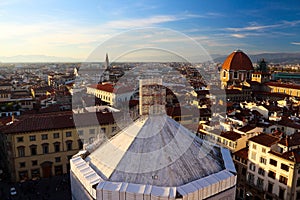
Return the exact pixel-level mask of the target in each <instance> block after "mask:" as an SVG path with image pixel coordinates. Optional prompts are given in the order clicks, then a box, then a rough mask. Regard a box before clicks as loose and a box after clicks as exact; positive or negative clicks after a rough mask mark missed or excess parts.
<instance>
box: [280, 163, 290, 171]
mask: <svg viewBox="0 0 300 200" xmlns="http://www.w3.org/2000/svg"><path fill="white" fill-rule="evenodd" d="M281 169H283V170H284V171H287V172H288V171H289V166H288V165H286V164H283V163H281Z"/></svg>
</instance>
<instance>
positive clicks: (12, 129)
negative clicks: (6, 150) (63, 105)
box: [0, 111, 121, 134]
mask: <svg viewBox="0 0 300 200" xmlns="http://www.w3.org/2000/svg"><path fill="white" fill-rule="evenodd" d="M120 115H121V113H114V114H113V113H81V114H76V115H73V113H72V112H71V111H64V112H54V113H46V114H31V115H23V116H21V118H20V119H19V120H18V121H15V122H14V123H13V124H11V125H7V126H3V127H1V129H0V131H1V132H3V133H5V134H11V133H24V132H34V131H43V130H56V129H66V128H75V123H74V118H75V121H76V126H77V127H79V126H95V125H101V124H113V123H114V122H115V118H117V117H120Z"/></svg>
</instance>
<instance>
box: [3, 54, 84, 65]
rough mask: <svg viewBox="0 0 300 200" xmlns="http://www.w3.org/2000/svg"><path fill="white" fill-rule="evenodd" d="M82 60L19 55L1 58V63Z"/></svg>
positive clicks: (77, 60)
mask: <svg viewBox="0 0 300 200" xmlns="http://www.w3.org/2000/svg"><path fill="white" fill-rule="evenodd" d="M80 61H81V60H79V59H75V58H70V57H57V56H46V55H17V56H0V62H6V63H22V62H41V63H44V62H80Z"/></svg>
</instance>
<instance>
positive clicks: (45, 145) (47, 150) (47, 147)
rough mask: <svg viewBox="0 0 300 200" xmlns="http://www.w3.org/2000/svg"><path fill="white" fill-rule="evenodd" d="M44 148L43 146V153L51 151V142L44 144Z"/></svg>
mask: <svg viewBox="0 0 300 200" xmlns="http://www.w3.org/2000/svg"><path fill="white" fill-rule="evenodd" d="M42 148H43V154H47V153H49V144H48V143H45V144H42Z"/></svg>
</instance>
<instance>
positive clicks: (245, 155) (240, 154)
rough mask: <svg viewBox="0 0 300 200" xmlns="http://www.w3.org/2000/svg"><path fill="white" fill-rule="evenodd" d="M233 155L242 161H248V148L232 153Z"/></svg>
mask: <svg viewBox="0 0 300 200" xmlns="http://www.w3.org/2000/svg"><path fill="white" fill-rule="evenodd" d="M233 154H234V155H236V156H238V157H240V158H243V159H244V160H248V147H245V148H243V149H241V150H238V151H236V152H234V153H233Z"/></svg>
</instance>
